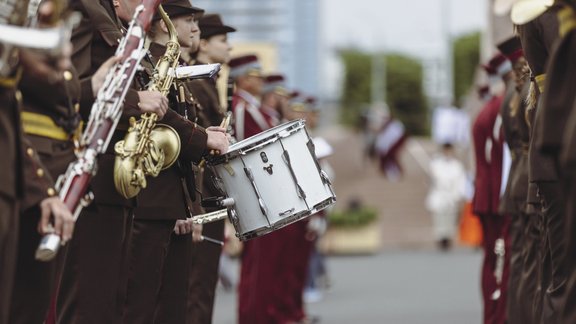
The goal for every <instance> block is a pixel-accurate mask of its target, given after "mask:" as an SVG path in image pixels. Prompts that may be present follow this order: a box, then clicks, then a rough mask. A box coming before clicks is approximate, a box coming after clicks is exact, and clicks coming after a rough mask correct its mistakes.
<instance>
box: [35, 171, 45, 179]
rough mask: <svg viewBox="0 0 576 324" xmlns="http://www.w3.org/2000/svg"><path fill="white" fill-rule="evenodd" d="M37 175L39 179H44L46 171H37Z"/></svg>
mask: <svg viewBox="0 0 576 324" xmlns="http://www.w3.org/2000/svg"><path fill="white" fill-rule="evenodd" d="M36 175H37V176H38V177H39V178H42V177H43V176H44V170H42V169H38V170H36Z"/></svg>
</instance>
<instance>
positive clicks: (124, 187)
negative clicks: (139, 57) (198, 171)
mask: <svg viewBox="0 0 576 324" xmlns="http://www.w3.org/2000/svg"><path fill="white" fill-rule="evenodd" d="M158 13H159V14H160V17H161V18H162V20H163V21H164V23H165V24H166V26H167V27H168V35H169V37H170V40H169V41H168V42H167V43H166V52H165V53H164V55H163V56H162V57H161V58H160V60H159V61H158V63H156V66H155V67H154V72H153V74H152V81H151V85H150V86H149V87H148V90H150V91H153V90H154V91H160V92H161V93H162V94H163V95H167V94H168V92H169V91H170V87H171V86H172V80H173V76H172V73H170V71H171V70H174V69H175V68H176V67H177V65H178V58H179V57H180V44H179V43H178V35H177V33H176V29H175V28H174V25H173V24H172V22H171V21H170V18H169V17H168V15H167V14H166V12H165V11H164V9H163V8H162V6H159V7H158ZM157 120H158V115H157V114H155V113H144V114H142V115H141V116H140V120H138V121H136V120H135V119H134V117H131V118H130V121H129V122H130V127H129V128H128V133H127V134H126V137H125V138H124V140H122V141H119V142H117V143H116V144H115V145H114V151H115V152H116V159H115V163H114V185H115V186H116V190H117V191H118V192H119V193H120V194H121V195H122V196H124V197H126V198H132V197H135V196H136V195H137V194H138V193H139V192H140V190H141V189H143V188H146V186H147V182H146V176H152V177H156V176H158V174H159V173H160V171H161V170H164V169H166V168H169V167H170V166H171V165H172V164H173V163H174V162H175V161H176V159H177V158H178V155H179V154H180V136H178V133H177V132H176V131H175V130H174V128H172V127H170V126H168V125H164V124H156V121H157Z"/></svg>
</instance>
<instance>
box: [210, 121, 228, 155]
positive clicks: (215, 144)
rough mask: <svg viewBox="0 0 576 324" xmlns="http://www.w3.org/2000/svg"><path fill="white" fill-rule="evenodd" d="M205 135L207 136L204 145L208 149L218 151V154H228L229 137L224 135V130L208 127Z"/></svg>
mask: <svg viewBox="0 0 576 324" xmlns="http://www.w3.org/2000/svg"><path fill="white" fill-rule="evenodd" d="M206 135H208V140H207V142H206V145H207V146H208V148H209V149H211V150H215V151H218V154H224V153H226V152H228V147H229V146H230V142H229V139H228V137H229V136H230V135H228V134H227V133H226V128H222V127H216V126H210V127H208V128H206Z"/></svg>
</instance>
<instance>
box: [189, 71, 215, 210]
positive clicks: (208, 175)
mask: <svg viewBox="0 0 576 324" xmlns="http://www.w3.org/2000/svg"><path fill="white" fill-rule="evenodd" d="M196 64H203V63H202V62H196ZM186 85H187V87H188V88H189V90H190V92H191V93H192V95H193V96H194V98H195V99H196V101H197V102H198V104H197V105H196V116H197V118H198V120H197V122H198V124H199V125H201V126H203V127H208V126H219V125H220V124H221V123H222V119H223V118H224V110H223V109H222V107H221V105H220V97H219V96H218V89H217V88H216V83H215V81H214V80H211V79H200V80H193V81H190V82H188V83H187V84H186ZM200 173H201V175H200V178H201V183H202V188H201V192H202V198H211V197H220V196H223V193H222V192H221V190H219V189H218V188H217V187H216V186H215V185H214V181H213V178H214V173H213V172H212V169H210V168H202V170H200ZM207 211H212V209H207Z"/></svg>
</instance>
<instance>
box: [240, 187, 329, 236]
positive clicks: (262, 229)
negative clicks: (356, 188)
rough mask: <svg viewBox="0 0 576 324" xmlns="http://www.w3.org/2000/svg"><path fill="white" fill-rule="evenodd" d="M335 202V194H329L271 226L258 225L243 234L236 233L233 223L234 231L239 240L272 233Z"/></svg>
mask: <svg viewBox="0 0 576 324" xmlns="http://www.w3.org/2000/svg"><path fill="white" fill-rule="evenodd" d="M335 202H336V196H335V195H333V196H330V197H328V198H326V199H324V200H322V201H321V202H319V203H318V204H316V205H315V207H314V208H312V209H309V210H302V211H299V212H297V213H296V214H294V215H292V216H288V217H286V218H284V219H283V220H282V221H279V222H276V223H274V224H272V226H269V227H268V226H264V227H260V228H258V229H255V230H251V231H248V232H246V233H243V234H240V233H238V229H237V228H236V226H235V225H234V227H235V231H236V237H237V238H238V239H239V240H240V241H242V242H245V241H248V240H251V239H254V238H257V237H260V236H264V235H266V234H269V233H272V232H274V231H276V230H279V229H281V228H282V227H284V226H288V225H290V224H294V223H296V222H297V221H300V220H302V219H304V218H307V217H309V216H312V215H314V214H316V213H318V212H320V211H322V210H324V209H326V208H328V207H329V206H332V205H333V204H334V203H335ZM284 220H287V221H285V222H284Z"/></svg>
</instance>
